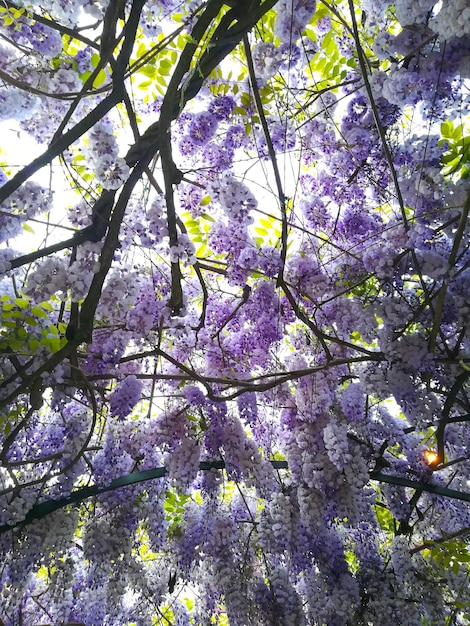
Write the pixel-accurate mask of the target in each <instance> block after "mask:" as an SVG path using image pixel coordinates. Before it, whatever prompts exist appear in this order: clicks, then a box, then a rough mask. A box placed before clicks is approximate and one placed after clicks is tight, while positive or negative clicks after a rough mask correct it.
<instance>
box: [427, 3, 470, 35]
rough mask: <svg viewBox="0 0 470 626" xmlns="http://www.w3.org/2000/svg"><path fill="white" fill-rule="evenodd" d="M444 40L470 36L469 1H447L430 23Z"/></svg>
mask: <svg viewBox="0 0 470 626" xmlns="http://www.w3.org/2000/svg"><path fill="white" fill-rule="evenodd" d="M430 26H431V28H432V30H433V31H434V32H435V33H437V34H438V35H439V36H440V37H441V38H442V39H452V37H464V36H465V35H470V4H469V3H468V0H447V1H444V2H443V3H442V6H441V10H440V11H439V13H438V14H437V16H436V18H435V19H434V20H432V22H431V23H430Z"/></svg>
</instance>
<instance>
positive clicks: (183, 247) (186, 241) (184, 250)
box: [170, 233, 197, 265]
mask: <svg viewBox="0 0 470 626" xmlns="http://www.w3.org/2000/svg"><path fill="white" fill-rule="evenodd" d="M195 252H196V248H195V247H194V244H193V242H192V241H191V239H190V238H189V237H188V235H186V234H184V233H183V234H181V235H178V243H177V244H176V246H171V247H170V261H171V262H172V263H176V262H177V261H179V260H181V261H183V262H184V263H189V265H194V264H195V263H196V261H197V259H196V255H195Z"/></svg>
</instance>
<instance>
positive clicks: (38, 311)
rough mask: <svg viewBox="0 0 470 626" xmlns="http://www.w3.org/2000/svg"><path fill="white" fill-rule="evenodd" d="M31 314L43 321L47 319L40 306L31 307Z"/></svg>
mask: <svg viewBox="0 0 470 626" xmlns="http://www.w3.org/2000/svg"><path fill="white" fill-rule="evenodd" d="M31 313H32V314H33V315H36V317H41V318H43V319H44V318H47V313H45V312H44V311H43V309H42V308H41V307H40V306H33V307H32V308H31Z"/></svg>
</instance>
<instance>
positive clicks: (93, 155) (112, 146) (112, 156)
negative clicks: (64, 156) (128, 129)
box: [88, 120, 130, 189]
mask: <svg viewBox="0 0 470 626" xmlns="http://www.w3.org/2000/svg"><path fill="white" fill-rule="evenodd" d="M118 152H119V147H118V145H117V141H116V137H115V136H114V128H113V126H112V124H111V123H110V122H109V120H100V121H99V122H98V123H97V124H95V126H93V128H92V129H91V130H90V133H89V137H88V155H89V158H90V161H91V163H90V165H91V167H92V168H93V169H94V171H95V175H96V179H97V181H98V182H99V183H100V184H101V185H102V186H103V187H104V189H119V187H120V186H121V185H122V184H123V183H125V181H126V180H127V178H128V176H129V172H130V169H129V166H128V165H127V163H126V161H125V160H124V159H122V158H120V157H118Z"/></svg>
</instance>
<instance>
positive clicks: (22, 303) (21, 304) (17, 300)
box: [15, 298, 29, 309]
mask: <svg viewBox="0 0 470 626" xmlns="http://www.w3.org/2000/svg"><path fill="white" fill-rule="evenodd" d="M15 304H16V306H17V307H19V308H20V309H26V308H27V307H28V306H29V301H28V300H25V299H24V298H15Z"/></svg>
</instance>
